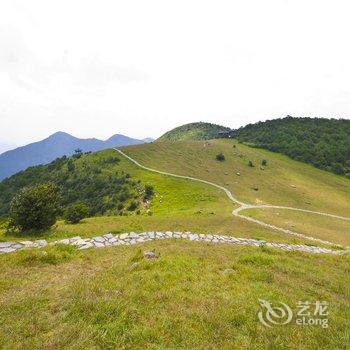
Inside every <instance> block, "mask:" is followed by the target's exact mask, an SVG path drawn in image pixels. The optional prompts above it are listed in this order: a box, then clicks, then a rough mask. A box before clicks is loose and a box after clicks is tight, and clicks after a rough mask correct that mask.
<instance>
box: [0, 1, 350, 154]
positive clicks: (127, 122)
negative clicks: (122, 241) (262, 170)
mask: <svg viewBox="0 0 350 350" xmlns="http://www.w3.org/2000/svg"><path fill="white" fill-rule="evenodd" d="M349 13H350V3H349V1H347V0H346V1H342V0H336V1H331V0H327V1H324V0H317V1H316V0H306V1H305V0H264V1H261V0H229V1H224V0H212V1H206V0H200V1H195V0H185V1H182V0H177V1H166V0H160V1H154V0H147V1H144V0H141V1H136V0H128V1H118V0H111V1H107V0H96V1H95V0H83V1H80V0H58V1H56V0H50V1H48V0H30V1H27V0H24V1H22V0H1V2H0V147H2V150H4V148H6V147H7V148H8V147H12V146H13V145H17V146H20V145H24V144H27V143H29V142H32V141H37V140H40V139H43V138H45V137H47V136H48V135H50V134H52V133H54V132H56V131H65V132H69V133H71V134H73V135H74V136H77V137H97V138H101V139H106V138H108V137H110V136H111V135H113V134H116V133H121V134H125V135H128V136H131V137H136V138H145V137H157V136H160V135H161V134H162V133H164V132H166V131H167V130H169V129H171V128H173V127H176V126H179V125H182V124H185V123H189V122H195V121H208V122H213V123H217V124H222V125H225V126H230V127H232V128H236V127H239V126H242V125H245V124H247V123H253V122H256V121H259V120H266V119H273V118H278V117H284V116H286V115H288V114H289V115H292V116H296V117H300V116H307V117H333V118H347V119H349V118H350V113H349V101H350V99H349V97H350V47H349V44H348V43H349V33H350V21H349V20H348V16H349ZM4 145H5V146H4ZM6 145H7V146H6Z"/></svg>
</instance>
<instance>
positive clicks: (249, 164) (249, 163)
mask: <svg viewBox="0 0 350 350" xmlns="http://www.w3.org/2000/svg"><path fill="white" fill-rule="evenodd" d="M248 166H250V167H251V168H253V167H254V164H253V162H252V161H251V160H250V161H249V162H248Z"/></svg>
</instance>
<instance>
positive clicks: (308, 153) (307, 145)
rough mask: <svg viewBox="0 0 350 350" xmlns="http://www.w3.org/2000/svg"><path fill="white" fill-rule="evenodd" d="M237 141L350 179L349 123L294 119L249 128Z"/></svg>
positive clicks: (245, 129) (242, 132)
mask: <svg viewBox="0 0 350 350" xmlns="http://www.w3.org/2000/svg"><path fill="white" fill-rule="evenodd" d="M236 135H237V138H238V140H239V141H241V142H246V143H249V144H251V145H254V146H256V147H261V148H265V149H268V150H270V151H273V152H280V153H283V154H285V155H287V156H289V157H291V158H293V159H296V160H300V161H303V162H306V163H309V164H312V165H314V166H316V167H317V168H320V169H324V170H328V171H331V172H333V173H336V174H340V175H346V176H347V177H350V120H345V119H322V118H292V117H289V116H288V117H286V118H282V119H275V120H268V121H265V122H258V123H256V124H248V125H247V126H245V127H242V128H240V129H238V130H237V133H236Z"/></svg>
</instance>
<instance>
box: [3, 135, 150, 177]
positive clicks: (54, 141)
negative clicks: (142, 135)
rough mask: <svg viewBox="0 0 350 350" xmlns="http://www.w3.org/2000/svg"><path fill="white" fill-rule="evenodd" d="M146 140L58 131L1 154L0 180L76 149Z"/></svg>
mask: <svg viewBox="0 0 350 350" xmlns="http://www.w3.org/2000/svg"><path fill="white" fill-rule="evenodd" d="M142 143H145V141H142V140H137V139H133V138H131V137H128V136H124V135H120V134H115V135H113V136H112V137H110V138H109V139H108V140H106V141H102V140H98V139H95V138H90V139H80V138H77V137H75V136H72V135H70V134H68V133H66V132H63V131H58V132H55V133H54V134H52V135H50V136H49V137H48V138H46V139H44V140H41V141H38V142H34V143H31V144H29V145H26V146H23V147H20V148H17V149H14V150H12V151H8V152H5V153H3V154H0V181H1V180H3V179H4V178H6V177H9V176H11V175H13V174H15V173H17V172H19V171H21V170H25V169H27V168H28V167H30V166H35V165H39V164H47V163H50V162H52V161H53V160H55V159H56V158H59V157H62V156H64V155H66V156H70V155H72V154H74V151H75V150H76V149H78V148H79V149H82V150H83V151H84V152H88V151H91V152H96V151H100V150H103V149H106V148H112V147H121V146H129V145H137V144H142Z"/></svg>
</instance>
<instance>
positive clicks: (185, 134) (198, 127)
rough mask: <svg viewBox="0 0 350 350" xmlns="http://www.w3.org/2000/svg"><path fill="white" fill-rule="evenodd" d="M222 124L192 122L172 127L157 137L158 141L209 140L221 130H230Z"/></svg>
mask: <svg viewBox="0 0 350 350" xmlns="http://www.w3.org/2000/svg"><path fill="white" fill-rule="evenodd" d="M228 130H230V129H229V128H226V127H224V126H221V125H217V124H211V123H204V122H198V123H190V124H185V125H182V126H179V127H177V128H175V129H172V130H170V131H168V132H166V133H165V134H164V135H162V136H161V137H160V138H158V139H157V142H158V141H173V142H174V141H185V140H209V139H214V138H216V137H217V136H218V134H219V132H220V131H228Z"/></svg>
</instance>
